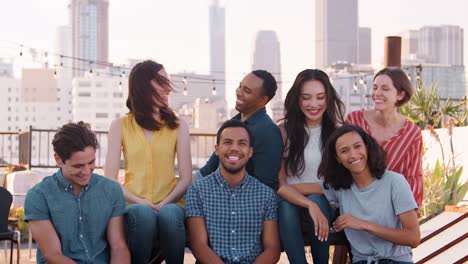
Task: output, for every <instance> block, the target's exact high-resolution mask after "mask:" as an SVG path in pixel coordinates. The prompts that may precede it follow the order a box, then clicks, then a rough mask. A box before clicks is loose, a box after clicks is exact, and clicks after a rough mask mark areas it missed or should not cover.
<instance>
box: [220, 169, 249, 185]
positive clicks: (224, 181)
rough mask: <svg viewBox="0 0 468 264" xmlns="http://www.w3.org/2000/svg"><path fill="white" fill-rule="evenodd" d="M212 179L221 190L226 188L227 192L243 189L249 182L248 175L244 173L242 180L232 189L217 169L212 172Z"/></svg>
mask: <svg viewBox="0 0 468 264" xmlns="http://www.w3.org/2000/svg"><path fill="white" fill-rule="evenodd" d="M214 178H215V180H216V182H217V183H218V184H219V185H220V186H221V187H223V188H227V189H229V190H238V189H243V188H244V187H245V186H247V185H248V184H249V182H250V175H249V174H248V173H247V172H246V173H245V177H244V179H242V181H241V182H240V183H239V184H238V185H237V186H236V187H234V188H231V186H230V185H229V183H228V182H227V181H226V179H224V177H223V175H221V172H220V171H219V168H218V169H217V170H216V171H215V172H214Z"/></svg>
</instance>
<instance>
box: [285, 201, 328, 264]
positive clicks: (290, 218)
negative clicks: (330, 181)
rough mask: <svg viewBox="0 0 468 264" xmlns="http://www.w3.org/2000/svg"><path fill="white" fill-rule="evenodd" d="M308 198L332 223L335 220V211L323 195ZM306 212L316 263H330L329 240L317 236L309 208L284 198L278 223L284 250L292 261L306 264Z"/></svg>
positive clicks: (313, 256)
mask: <svg viewBox="0 0 468 264" xmlns="http://www.w3.org/2000/svg"><path fill="white" fill-rule="evenodd" d="M307 198H309V200H311V201H313V202H315V203H316V204H317V205H318V206H319V207H320V210H321V211H322V213H323V214H324V215H325V217H326V218H327V219H328V222H329V224H330V222H331V220H334V219H333V218H334V213H333V211H332V209H331V207H330V204H329V203H328V201H327V199H326V198H325V196H323V195H317V194H312V195H309V196H308V197H307ZM302 214H304V215H305V216H306V219H307V224H308V226H309V230H310V231H311V232H309V235H310V236H311V237H310V242H311V251H312V258H313V261H314V264H317V263H328V247H329V244H330V243H329V241H328V240H327V241H325V242H321V241H319V240H318V238H317V237H316V236H315V234H314V232H313V230H314V223H313V221H312V218H311V217H310V215H309V211H308V210H307V208H302V207H300V206H297V205H294V204H292V203H290V202H288V201H286V200H284V199H281V201H280V202H279V205H278V222H279V223H278V224H279V231H280V238H281V244H282V246H283V248H284V251H285V252H286V254H287V255H288V259H289V262H290V263H295V264H296V263H297V264H304V263H307V261H306V258H305V251H304V246H305V243H304V239H303V236H302V230H301V215H302Z"/></svg>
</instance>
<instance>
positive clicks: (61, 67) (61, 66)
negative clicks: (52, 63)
mask: <svg viewBox="0 0 468 264" xmlns="http://www.w3.org/2000/svg"><path fill="white" fill-rule="evenodd" d="M60 69H63V55H60Z"/></svg>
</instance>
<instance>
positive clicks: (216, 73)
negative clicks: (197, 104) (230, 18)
mask: <svg viewBox="0 0 468 264" xmlns="http://www.w3.org/2000/svg"><path fill="white" fill-rule="evenodd" d="M209 12H210V25H209V27H210V72H211V76H212V77H213V79H215V80H219V82H218V85H217V87H216V89H217V94H216V95H217V97H219V98H221V99H223V100H225V96H226V92H225V90H226V89H225V86H226V85H225V82H224V80H225V79H226V44H225V42H226V33H225V31H226V22H225V20H226V18H225V17H226V15H225V9H224V7H222V6H221V5H220V4H219V1H218V0H214V1H213V3H212V4H211V5H210V7H209Z"/></svg>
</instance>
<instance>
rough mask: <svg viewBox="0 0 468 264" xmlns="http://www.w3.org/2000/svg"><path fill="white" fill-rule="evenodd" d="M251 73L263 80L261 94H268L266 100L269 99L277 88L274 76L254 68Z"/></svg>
mask: <svg viewBox="0 0 468 264" xmlns="http://www.w3.org/2000/svg"><path fill="white" fill-rule="evenodd" d="M252 74H253V75H255V76H257V77H258V78H260V79H262V80H263V86H262V87H263V95H266V96H268V101H270V100H271V99H272V98H273V97H274V96H275V94H276V90H277V89H278V84H277V83H276V79H275V77H273V75H271V73H269V72H267V71H265V70H255V71H252Z"/></svg>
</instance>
